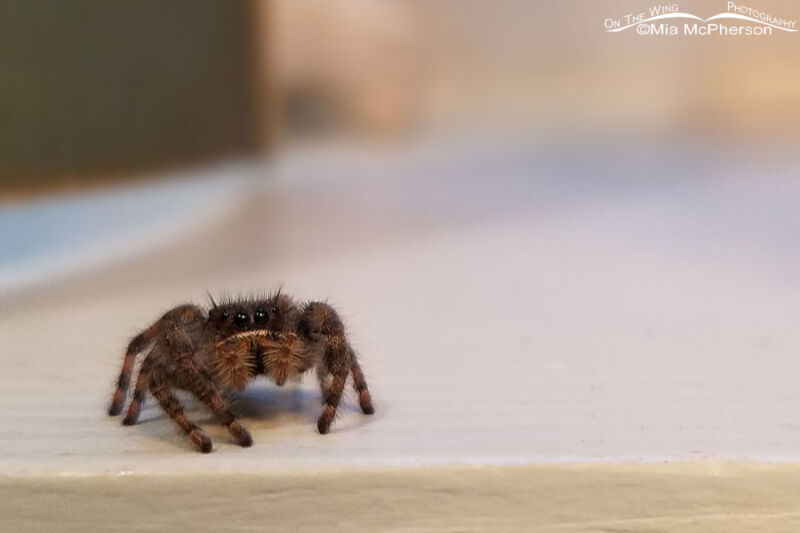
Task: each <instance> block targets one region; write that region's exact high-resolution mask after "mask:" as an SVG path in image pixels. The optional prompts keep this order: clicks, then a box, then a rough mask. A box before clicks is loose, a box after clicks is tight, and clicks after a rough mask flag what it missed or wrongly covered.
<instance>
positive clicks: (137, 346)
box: [108, 320, 162, 416]
mask: <svg viewBox="0 0 800 533" xmlns="http://www.w3.org/2000/svg"><path fill="white" fill-rule="evenodd" d="M161 322H162V321H161V320H159V321H158V322H156V323H154V324H152V325H151V326H150V327H149V328H147V329H146V330H144V331H143V332H141V333H139V334H138V335H136V336H135V337H134V338H133V339H132V340H131V342H130V343H129V344H128V349H127V350H126V351H125V358H124V359H123V360H122V370H120V373H119V378H118V379H117V388H116V389H115V390H114V395H113V397H112V398H111V405H110V406H109V407H108V414H109V415H110V416H117V415H118V414H120V413H121V412H122V407H123V406H124V404H125V396H127V394H128V386H129V385H130V382H131V373H132V372H133V365H134V363H135V361H136V355H137V354H138V353H139V352H141V351H142V350H144V349H145V348H147V346H148V345H149V344H150V343H151V342H152V341H153V339H154V338H155V336H156V335H157V334H158V332H159V330H160V328H161Z"/></svg>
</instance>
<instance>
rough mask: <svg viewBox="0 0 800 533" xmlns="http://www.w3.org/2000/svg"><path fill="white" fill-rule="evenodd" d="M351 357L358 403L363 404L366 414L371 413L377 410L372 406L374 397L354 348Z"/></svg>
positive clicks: (362, 409)
mask: <svg viewBox="0 0 800 533" xmlns="http://www.w3.org/2000/svg"><path fill="white" fill-rule="evenodd" d="M350 359H351V363H350V372H352V374H353V388H354V389H355V390H356V393H357V394H358V405H360V406H361V411H363V412H364V414H365V415H371V414H373V413H374V412H375V408H374V407H373V406H372V397H371V396H370V394H369V388H368V387H367V380H366V379H364V372H363V371H362V370H361V366H359V364H358V359H357V358H356V354H355V352H353V350H352V348H351V349H350Z"/></svg>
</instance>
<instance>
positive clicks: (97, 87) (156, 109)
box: [0, 0, 256, 187]
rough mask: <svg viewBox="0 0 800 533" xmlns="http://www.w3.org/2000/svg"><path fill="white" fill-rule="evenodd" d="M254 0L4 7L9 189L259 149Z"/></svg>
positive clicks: (0, 166) (1, 169) (2, 132)
mask: <svg viewBox="0 0 800 533" xmlns="http://www.w3.org/2000/svg"><path fill="white" fill-rule="evenodd" d="M251 10H252V2H249V1H242V2H239V1H235V2H234V1H231V2H227V1H217V0H170V1H168V2H164V1H160V0H138V1H128V2H109V1H106V0H73V1H70V2H29V1H27V0H3V1H2V2H0V182H2V184H3V186H4V187H14V186H36V184H37V183H40V182H43V181H47V180H65V179H67V180H74V181H79V182H81V181H85V180H88V179H92V177H93V176H101V177H107V176H109V175H114V174H119V173H128V172H131V171H136V170H143V169H151V168H157V167H160V166H165V165H172V164H176V163H183V162H193V161H197V160H204V159H207V158H209V157H213V156H217V155H221V154H227V153H234V152H240V151H244V150H248V149H250V148H251V147H252V146H253V144H254V142H255V139H254V137H255V133H254V130H255V128H256V126H255V125H254V123H253V121H254V115H253V106H254V103H253V100H254V97H253V84H252V77H253V72H252V67H253V60H252V57H251V56H252V48H253V47H252V41H251V40H252V38H253V30H252V26H251V24H252V20H251V18H252V17H251V15H250V12H251Z"/></svg>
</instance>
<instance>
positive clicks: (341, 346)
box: [317, 332, 351, 434]
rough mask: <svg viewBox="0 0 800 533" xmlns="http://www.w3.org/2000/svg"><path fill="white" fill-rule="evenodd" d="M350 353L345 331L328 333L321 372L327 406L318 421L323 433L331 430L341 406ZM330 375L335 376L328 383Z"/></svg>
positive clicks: (322, 387)
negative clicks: (337, 410)
mask: <svg viewBox="0 0 800 533" xmlns="http://www.w3.org/2000/svg"><path fill="white" fill-rule="evenodd" d="M350 355H351V352H350V347H349V346H348V345H347V341H346V340H345V338H344V332H342V333H341V334H339V333H333V334H330V335H327V339H326V342H325V354H324V356H323V358H322V364H321V372H320V373H319V377H320V388H321V389H322V403H323V404H324V405H325V408H324V409H323V411H322V414H321V415H320V417H319V420H318V421H317V429H318V430H319V432H320V433H322V434H325V433H327V432H328V431H329V430H330V427H331V423H332V422H333V419H334V418H335V417H336V409H337V408H338V407H339V402H340V401H341V399H342V394H343V392H344V386H345V383H346V382H347V375H348V374H349V373H350V368H351V361H350ZM329 375H330V376H332V377H333V379H332V380H331V381H330V383H328V379H329V378H328V376H329Z"/></svg>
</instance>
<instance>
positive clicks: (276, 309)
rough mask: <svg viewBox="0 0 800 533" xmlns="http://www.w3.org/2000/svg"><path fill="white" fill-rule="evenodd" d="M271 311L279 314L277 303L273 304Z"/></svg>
mask: <svg viewBox="0 0 800 533" xmlns="http://www.w3.org/2000/svg"><path fill="white" fill-rule="evenodd" d="M270 312H271V313H272V314H273V315H277V314H278V307H277V306H275V305H273V306H272V309H270Z"/></svg>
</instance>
